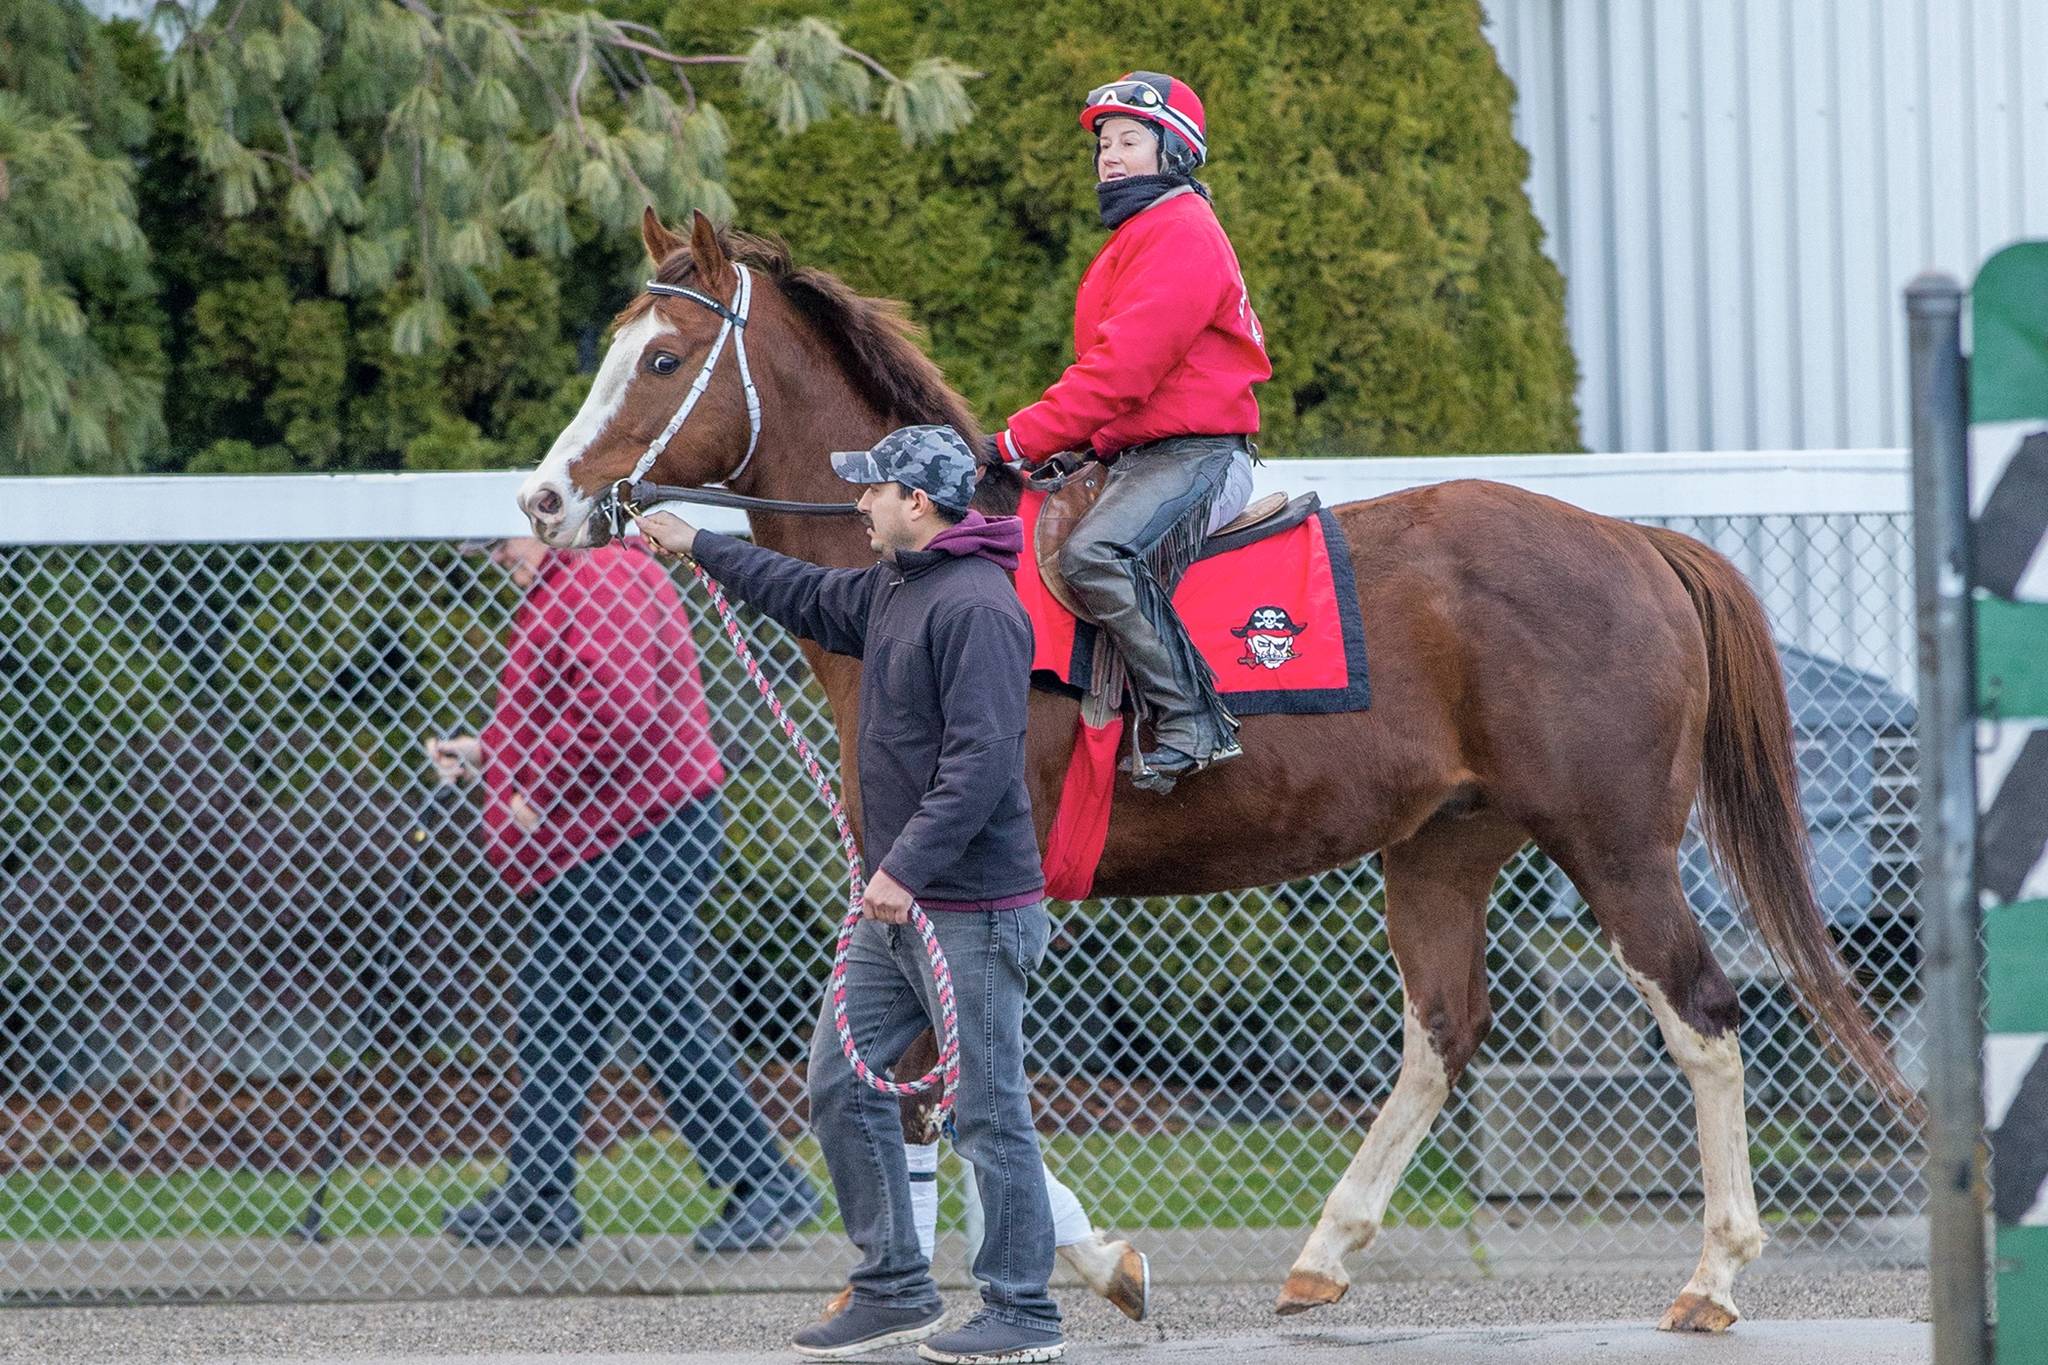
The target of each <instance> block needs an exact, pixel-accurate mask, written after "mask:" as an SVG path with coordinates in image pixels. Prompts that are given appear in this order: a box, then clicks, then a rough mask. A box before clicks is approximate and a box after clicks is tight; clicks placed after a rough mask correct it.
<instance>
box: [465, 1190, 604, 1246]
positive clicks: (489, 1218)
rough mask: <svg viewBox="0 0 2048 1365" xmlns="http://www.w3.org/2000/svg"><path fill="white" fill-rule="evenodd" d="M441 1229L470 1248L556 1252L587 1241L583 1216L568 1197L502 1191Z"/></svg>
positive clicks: (473, 1206)
mask: <svg viewBox="0 0 2048 1365" xmlns="http://www.w3.org/2000/svg"><path fill="white" fill-rule="evenodd" d="M441 1229H442V1231H444V1232H446V1233H447V1234H448V1235H449V1236H450V1237H453V1238H454V1239H455V1240H456V1241H458V1242H460V1243H462V1244H463V1245H464V1246H469V1247H483V1248H489V1247H517V1248H519V1249H521V1250H525V1251H552V1250H559V1249H560V1248H562V1247H572V1246H575V1245H576V1244H577V1243H578V1242H581V1241H582V1240H583V1215H582V1214H581V1213H579V1212H578V1211H577V1209H576V1201H575V1200H574V1199H571V1198H568V1197H566V1196H564V1197H563V1198H560V1199H547V1198H537V1197H534V1196H531V1195H515V1194H513V1193H511V1192H510V1191H507V1190H498V1191H497V1192H496V1193H494V1194H490V1195H487V1196H486V1197H484V1198H482V1199H480V1200H478V1201H477V1202H476V1203H474V1204H465V1205H464V1206H463V1207H461V1208H459V1209H456V1210H454V1211H452V1212H451V1213H449V1215H448V1216H447V1217H446V1218H445V1219H443V1220H442V1222H441Z"/></svg>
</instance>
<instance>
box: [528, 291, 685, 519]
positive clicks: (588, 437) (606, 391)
mask: <svg viewBox="0 0 2048 1365" xmlns="http://www.w3.org/2000/svg"><path fill="white" fill-rule="evenodd" d="M674 330H675V329H674V328H673V327H672V326H670V324H669V323H668V322H667V321H666V320H664V319H663V318H662V316H661V314H660V313H659V312H657V311H656V310H654V309H652V308H650V309H648V310H647V311H646V312H645V313H643V314H641V315H640V316H639V317H637V318H635V319H633V321H631V322H629V323H627V324H626V325H625V326H624V327H622V328H620V329H619V332H618V335H617V336H615V337H613V338H612V344H611V348H610V349H609V350H607V351H606V352H605V355H604V362H603V363H602V364H600V365H599V366H598V367H597V377H596V378H595V379H594V380H592V381H591V385H590V392H589V393H588V394H586V395H585V396H584V399H583V406H582V407H581V408H578V409H577V411H576V416H575V417H574V418H572V419H571V420H570V422H569V425H568V426H566V427H563V428H562V434H561V435H559V436H557V437H556V438H555V443H554V445H553V446H552V447H550V448H549V450H548V453H547V458H546V459H544V460H542V461H541V462H540V467H539V468H538V469H535V470H534V471H533V473H531V474H529V475H527V476H526V482H525V483H524V484H521V485H520V488H519V498H520V502H521V505H524V504H525V501H526V499H527V498H528V497H529V496H530V495H531V494H534V493H537V492H539V491H540V490H541V489H543V488H553V489H554V490H555V492H556V493H557V494H559V495H560V496H561V499H562V506H563V509H564V516H563V518H562V523H561V524H562V529H564V530H566V531H576V530H580V529H581V528H582V527H583V525H584V524H585V523H586V522H587V521H588V520H589V518H590V514H591V513H592V512H593V511H594V510H596V507H597V499H596V498H594V497H591V496H590V495H588V494H586V493H582V492H580V491H578V490H577V487H576V484H575V482H574V480H572V479H571V478H570V477H569V476H570V474H571V473H572V472H573V471H574V470H575V468H576V462H577V461H578V460H580V459H582V458H583V455H584V453H585V452H586V451H588V450H589V449H590V447H591V445H592V444H593V443H595V442H596V440H597V438H598V437H599V436H600V435H602V434H603V432H604V429H605V426H606V425H607V424H608V423H610V421H611V420H612V418H614V417H616V416H617V415H618V412H619V408H620V406H621V405H622V404H623V403H624V402H625V401H626V390H627V389H628V388H630V387H631V386H632V383H633V377H634V375H636V374H638V373H639V369H640V355H641V353H642V352H643V351H645V350H646V348H647V343H648V342H650V341H652V340H653V339H654V338H655V337H657V336H659V335H660V334H661V333H663V332H671V331H674Z"/></svg>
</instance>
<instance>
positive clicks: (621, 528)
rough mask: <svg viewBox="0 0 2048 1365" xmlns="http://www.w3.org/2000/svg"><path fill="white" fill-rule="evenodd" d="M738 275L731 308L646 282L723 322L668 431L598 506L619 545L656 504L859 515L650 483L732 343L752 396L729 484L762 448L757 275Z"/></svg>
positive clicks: (827, 506) (740, 268)
mask: <svg viewBox="0 0 2048 1365" xmlns="http://www.w3.org/2000/svg"><path fill="white" fill-rule="evenodd" d="M733 269H734V270H735V271H737V272H738V273H739V287H738V288H737V289H736V290H735V291H734V292H733V301H732V304H731V305H730V306H727V305H726V304H724V303H721V302H719V301H718V300H717V299H715V298H713V297H712V296H711V295H709V294H706V293H703V292H701V291H699V290H696V289H688V288H685V287H684V286H682V285H680V284H663V283H662V282H661V281H659V280H649V281H648V282H647V292H648V293H650V294H658V295H661V296H662V297H664V298H672V299H688V300H689V301H690V302H692V303H694V304H697V305H698V306H699V307H702V308H707V309H709V310H711V311H712V312H713V313H716V314H717V315H718V317H719V319H720V322H719V326H718V335H717V336H716V337H714V338H713V339H712V342H711V350H710V352H709V354H707V355H706V356H705V357H704V363H703V364H702V365H700V366H698V367H697V377H696V378H695V379H693V380H691V381H690V391H689V392H688V393H686V394H684V395H683V401H682V402H681V403H680V404H679V405H678V406H677V407H676V410H675V414H674V415H673V416H671V417H670V418H669V419H668V425H667V426H664V427H663V428H662V429H661V434H660V435H658V436H656V437H655V438H654V439H653V440H652V441H650V442H648V444H647V449H645V450H643V451H642V452H640V458H639V460H638V461H636V462H635V463H634V465H633V472H632V473H631V474H629V475H627V476H626V477H625V478H623V479H619V480H617V481H616V482H614V483H613V484H612V486H611V487H610V488H608V489H606V490H605V493H604V496H603V497H602V498H600V499H599V500H598V504H597V515H598V516H600V517H602V518H603V519H604V523H605V526H606V528H607V529H608V530H609V532H610V533H611V537H612V539H614V540H616V539H618V538H619V537H620V536H622V535H624V534H625V531H626V522H627V521H628V520H629V519H630V518H631V517H632V516H634V515H635V514H636V513H637V512H638V511H639V510H640V508H641V507H642V506H643V505H647V504H652V503H657V502H693V503H699V504H703V505H706V506H711V507H738V508H741V509H744V510H746V511H752V512H786V513H794V514H796V515H799V516H813V517H841V516H852V515H853V514H854V513H855V512H856V510H857V508H856V507H855V505H854V504H853V503H850V502H788V501H784V500H782V499H779V498H755V497H749V496H748V495H747V494H745V493H733V492H730V491H728V490H726V489H722V488H692V487H688V486H684V485H679V484H658V483H649V482H647V481H646V479H647V471H648V470H650V469H652V468H654V462H655V461H656V460H658V459H660V458H661V452H662V451H664V450H666V449H668V443H669V442H670V441H672V440H674V439H675V435H676V433H677V432H678V431H681V430H682V429H683V423H684V422H686V421H688V420H689V416H690V413H691V412H692V411H694V410H695V409H696V406H697V403H698V400H700V399H701V398H703V397H704V391H705V390H706V389H707V388H709V387H710V386H711V374H712V371H714V370H716V369H717V368H718V362H719V360H720V359H721V358H722V357H723V356H724V355H725V347H726V343H727V342H731V343H732V348H733V358H734V359H735V360H737V361H738V362H739V367H740V387H741V388H742V389H744V390H745V391H746V395H747V453H746V454H745V455H744V456H743V457H741V459H740V462H739V465H738V467H737V468H735V469H734V470H733V471H732V473H730V474H728V475H726V482H727V483H731V482H732V481H733V480H735V479H737V478H739V476H740V475H742V474H744V473H746V472H747V466H748V465H750V464H752V463H753V462H754V451H755V449H756V448H757V447H758V446H759V445H760V444H761V392H760V390H759V389H757V388H755V387H754V372H753V370H752V369H751V368H750V367H749V366H748V364H747V319H748V318H749V317H750V316H751V315H752V313H753V309H754V273H753V272H752V271H751V270H749V269H747V267H746V266H744V265H741V264H739V263H738V262H737V261H735V262H734V263H733Z"/></svg>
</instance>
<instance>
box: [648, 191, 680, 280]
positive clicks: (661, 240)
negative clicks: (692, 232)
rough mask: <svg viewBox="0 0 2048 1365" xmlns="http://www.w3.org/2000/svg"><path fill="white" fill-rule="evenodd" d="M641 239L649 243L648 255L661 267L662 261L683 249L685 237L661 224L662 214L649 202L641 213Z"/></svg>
mask: <svg viewBox="0 0 2048 1365" xmlns="http://www.w3.org/2000/svg"><path fill="white" fill-rule="evenodd" d="M640 240H641V241H643V242H645V243H647V255H648V258H649V259H650V260H652V261H653V262H654V264H655V268H656V269H659V268H660V267H661V263H662V262H663V261H665V260H667V259H668V258H669V257H670V256H673V255H674V254H675V253H676V252H677V251H679V250H681V249H682V245H683V239H682V238H680V237H678V236H676V235H675V234H674V233H673V232H670V231H669V230H668V229H667V228H665V227H663V226H662V225H661V215H660V214H658V213H656V212H655V211H654V205H652V204H649V205H648V206H647V211H646V212H644V213H642V214H641V215H640Z"/></svg>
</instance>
